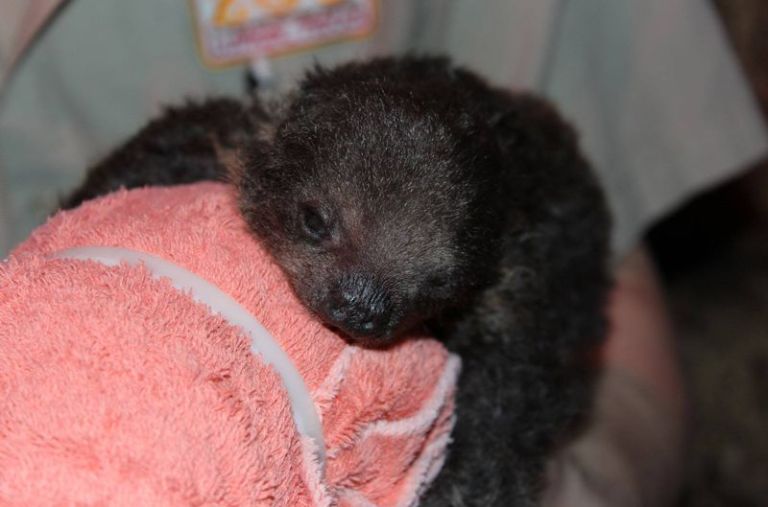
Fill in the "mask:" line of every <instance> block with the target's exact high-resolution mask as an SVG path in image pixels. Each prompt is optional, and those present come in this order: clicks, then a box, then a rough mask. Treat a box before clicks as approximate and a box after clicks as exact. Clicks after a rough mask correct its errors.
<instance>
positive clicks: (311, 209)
mask: <svg viewBox="0 0 768 507" xmlns="http://www.w3.org/2000/svg"><path fill="white" fill-rule="evenodd" d="M300 213H301V225H302V228H303V229H304V232H305V233H306V235H307V236H308V237H309V238H310V239H311V240H313V241H324V240H326V239H328V238H329V237H330V235H331V229H330V225H329V223H328V221H327V220H326V219H325V218H324V217H323V214H322V213H321V212H320V210H319V209H317V208H316V207H315V206H312V205H311V204H303V205H302V206H301V211H300Z"/></svg>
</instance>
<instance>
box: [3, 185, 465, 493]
mask: <svg viewBox="0 0 768 507" xmlns="http://www.w3.org/2000/svg"><path fill="white" fill-rule="evenodd" d="M82 246H98V247H121V248H124V249H130V250H133V251H136V252H143V253H144V254H149V255H151V256H153V257H156V258H159V259H162V260H164V261H166V262H169V263H173V264H175V265H176V266H178V267H180V268H183V269H185V270H188V271H190V272H192V273H194V274H196V275H197V276H198V277H200V278H201V279H204V280H206V281H207V282H209V283H211V284H213V285H215V286H216V287H217V288H218V289H219V290H221V291H223V292H224V293H226V294H228V295H229V296H231V298H233V299H234V300H235V301H236V302H237V303H238V304H239V305H240V306H242V307H243V308H245V309H246V310H247V311H248V313H250V315H252V316H253V317H255V318H256V319H258V321H260V322H261V324H262V325H263V326H264V327H265V328H266V329H267V330H268V331H269V333H270V334H271V335H272V337H273V338H274V340H275V341H276V342H277V343H278V344H279V346H280V348H282V350H283V351H284V352H285V353H286V354H287V356H288V357H290V359H291V361H292V367H294V368H295V369H296V370H298V372H299V373H300V376H301V378H303V385H305V386H306V388H307V391H308V396H307V400H310V403H309V405H308V406H310V407H311V411H312V413H314V414H315V416H316V418H317V419H316V420H317V421H318V422H319V425H320V427H321V428H322V438H320V439H313V438H311V437H309V436H307V435H306V434H304V433H302V432H300V430H299V429H298V428H297V423H296V421H295V420H294V412H293V405H292V401H291V399H289V396H288V395H287V392H286V388H285V384H284V382H285V381H284V379H283V378H282V377H281V376H280V374H279V373H278V371H277V369H276V367H273V366H270V365H269V364H267V363H266V362H265V357H266V353H265V354H264V355H263V356H262V355H261V354H254V353H252V352H251V345H252V344H251V339H250V338H249V336H248V335H247V334H246V333H245V332H244V331H243V329H242V328H241V327H239V326H238V325H235V324H233V323H232V322H231V321H228V320H226V319H225V318H223V317H222V316H219V315H217V314H216V313H215V312H214V311H213V310H212V309H211V308H210V307H209V306H208V305H206V304H204V303H200V302H197V301H196V300H195V299H194V294H193V293H191V292H189V291H188V290H180V289H178V288H175V287H174V286H173V285H172V283H171V281H169V280H168V279H167V278H162V277H161V278H158V277H157V276H156V275H155V274H153V272H152V270H151V269H150V267H149V265H130V264H126V263H123V264H120V265H117V266H111V267H110V266H106V265H104V264H102V263H100V262H95V261H85V260H76V259H61V258H56V257H54V256H52V255H53V254H54V253H56V252H61V251H62V250H66V249H69V248H72V247H82ZM458 365H459V362H458V359H457V358H456V357H454V356H452V355H450V354H448V353H447V352H446V351H445V349H444V348H443V347H442V346H441V345H440V344H439V343H437V342H436V341H434V340H431V339H427V338H424V337H414V339H410V340H407V341H405V342H403V343H402V344H400V345H398V346H396V347H394V348H392V349H389V350H386V351H376V350H364V349H361V348H358V347H354V346H350V345H347V344H346V343H345V342H344V341H343V340H342V339H341V338H340V337H338V336H337V335H335V334H334V333H333V332H331V331H329V330H328V329H327V328H325V327H324V326H322V325H321V324H320V323H318V322H317V321H316V320H315V319H314V318H313V317H312V316H311V315H309V314H308V312H307V311H306V310H305V309H304V308H303V306H302V305H301V304H300V303H299V302H298V301H297V300H296V298H295V297H294V296H293V294H292V293H291V291H290V289H289V287H288V285H287V282H286V280H285V279H284V277H283V275H282V273H281V272H280V270H279V268H278V267H277V266H276V265H274V264H273V263H272V261H271V260H270V258H269V257H268V255H267V254H266V253H265V251H264V250H263V249H262V248H261V247H260V245H259V244H258V242H257V241H255V240H254V239H253V238H252V236H251V235H250V234H249V233H248V231H247V230H246V227H245V225H244V223H243V222H242V221H241V220H240V218H239V215H238V213H237V210H236V206H235V204H234V198H233V196H232V194H231V190H230V188H229V187H227V186H224V185H220V184H213V183H204V184H195V185H189V186H184V187H174V188H170V189H161V188H148V189H142V190H135V191H130V192H118V193H116V194H112V195H110V196H107V197H106V198H103V199H100V200H97V201H93V202H90V203H86V204H85V205H83V206H82V207H80V208H78V209H76V210H74V211H71V212H66V213H60V214H58V215H56V216H55V217H53V218H52V219H51V220H49V222H48V223H47V224H45V225H44V226H42V227H40V228H39V229H38V230H37V231H36V232H35V233H33V235H32V236H31V237H30V238H29V239H28V240H27V241H26V242H25V243H23V244H22V245H21V246H19V247H18V248H17V249H16V250H15V251H14V252H13V253H12V254H11V256H10V257H9V259H8V260H7V261H4V262H1V263H0V505H3V506H5V505H18V506H21V505H23V506H52V505H110V506H138V505H151V506H171V505H174V506H175V505H201V506H202V505H231V506H246V505H270V506H272V505H274V506H289V507H298V506H309V505H312V506H328V505H341V506H352V505H365V506H370V505H414V504H415V503H417V501H418V500H417V499H418V494H419V492H420V491H422V490H423V489H424V488H425V487H426V486H427V485H428V484H429V481H430V480H431V479H432V478H433V477H434V476H435V475H436V473H437V471H438V470H439V468H440V466H441V464H442V460H443V457H444V453H445V449H446V445H447V443H448V440H449V433H450V429H451V426H452V422H453V414H452V410H453V391H454V388H455V382H456V377H457V374H458V368H459V366H458Z"/></svg>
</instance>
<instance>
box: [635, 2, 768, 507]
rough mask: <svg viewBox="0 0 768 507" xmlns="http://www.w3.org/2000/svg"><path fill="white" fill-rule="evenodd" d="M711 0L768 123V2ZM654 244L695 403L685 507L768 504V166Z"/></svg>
mask: <svg viewBox="0 0 768 507" xmlns="http://www.w3.org/2000/svg"><path fill="white" fill-rule="evenodd" d="M712 1H713V3H714V4H715V6H716V7H717V9H718V11H719V12H720V14H721V18H722V21H723V24H724V26H725V27H726V30H727V32H728V35H729V37H730V39H731V43H732V47H733V49H734V51H735V53H736V54H737V57H738V58H739V60H740V61H741V63H742V65H743V67H744V69H745V71H746V73H747V76H748V78H749V80H750V82H751V84H752V86H753V89H754V90H755V92H756V94H757V96H758V99H759V101H760V105H761V108H762V111H763V113H764V115H765V116H766V117H767V118H768V1H766V0H712ZM648 240H649V242H650V245H651V248H652V250H653V253H654V256H655V257H656V261H657V263H658V265H659V268H660V270H661V273H662V275H663V280H664V283H665V285H666V287H667V291H668V297H669V304H670V309H671V311H672V316H673V319H674V321H675V325H676V331H677V336H678V342H677V343H678V346H679V348H678V350H679V353H680V356H681V359H682V363H683V367H684V375H685V378H686V381H687V384H688V389H689V397H690V400H691V425H690V427H691V432H690V435H689V448H688V454H687V466H686V471H685V483H684V486H683V493H682V495H681V499H680V502H679V506H680V507H683V506H728V507H741V506H768V160H763V161H760V162H758V163H757V164H756V165H755V166H754V167H752V168H749V170H747V171H746V172H745V173H744V174H743V175H742V176H740V177H738V178H736V179H735V180H733V181H730V182H728V183H727V184H725V185H722V186H720V187H718V188H717V189H716V190H713V191H710V192H707V193H705V194H704V195H702V196H700V197H698V198H696V199H694V200H693V201H692V202H689V203H687V204H686V205H684V206H683V207H681V208H680V209H679V210H678V211H677V212H676V213H674V214H673V215H672V216H671V217H670V218H669V219H667V220H665V221H663V222H661V223H660V224H659V225H657V226H656V227H654V228H653V229H652V230H651V231H650V233H649V234H648Z"/></svg>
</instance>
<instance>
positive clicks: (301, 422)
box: [51, 246, 325, 474]
mask: <svg viewBox="0 0 768 507" xmlns="http://www.w3.org/2000/svg"><path fill="white" fill-rule="evenodd" d="M51 257H54V258H57V259H74V260H84V261H95V262H98V263H100V264H103V265H105V266H118V265H120V264H129V265H143V266H144V267H145V268H146V269H147V270H148V271H149V272H150V273H151V274H152V275H153V277H154V278H166V279H168V280H169V281H170V283H171V285H172V286H173V287H175V288H176V289H178V290H180V291H184V292H186V293H188V294H189V295H190V297H191V298H192V299H194V300H195V301H197V302H198V303H201V304H204V305H205V306H207V307H208V308H209V309H210V311H211V312H212V313H214V314H216V315H219V316H221V317H222V318H224V319H225V320H227V321H228V322H229V323H230V324H232V325H233V326H236V327H239V328H240V329H242V330H243V331H244V332H245V334H246V335H247V336H249V337H250V338H251V350H252V351H253V352H254V353H255V354H258V355H260V356H261V357H262V358H263V360H264V362H265V363H267V364H269V365H271V366H272V367H273V368H274V369H275V371H277V373H278V374H279V375H280V377H281V379H282V381H283V385H284V386H285V390H286V392H287V393H288V398H289V400H290V403H291V412H292V413H293V419H294V422H295V423H296V429H297V430H298V432H299V433H300V434H302V435H304V436H307V437H309V438H311V439H312V440H313V441H314V442H315V445H316V449H317V452H316V453H315V454H316V458H317V461H318V463H319V464H320V473H321V474H322V473H323V470H324V469H325V440H324V437H323V428H322V425H321V423H320V418H319V416H318V413H317V408H316V407H315V404H314V403H313V401H312V395H311V394H310V392H309V389H308V388H307V384H306V383H305V382H304V379H303V378H302V376H301V373H299V370H298V369H297V368H296V366H295V365H294V364H293V361H291V358H290V357H289V356H288V354H286V353H285V351H284V350H283V349H282V348H281V347H280V344H279V343H278V342H277V341H276V340H275V339H274V338H273V337H272V335H270V334H269V332H268V331H267V330H266V329H264V326H262V325H261V323H260V322H259V321H258V319H256V318H255V317H254V316H253V315H251V314H250V313H249V312H248V310H246V309H245V308H243V307H242V306H241V305H240V304H239V303H238V302H237V301H235V300H234V299H233V298H232V297H231V296H229V295H228V294H227V293H225V292H224V291H222V290H221V289H219V288H218V287H216V286H215V285H213V284H212V283H210V282H208V281H207V280H205V279H203V278H201V277H199V276H198V275H196V274H194V273H192V272H191V271H188V270H186V269H184V268H182V267H181V266H179V265H177V264H174V263H173V262H170V261H167V260H165V259H162V258H160V257H156V256H154V255H150V254H147V253H144V252H139V251H136V250H131V249H128V248H117V247H100V246H89V247H79V248H68V249H65V250H60V251H58V252H55V253H53V254H51Z"/></svg>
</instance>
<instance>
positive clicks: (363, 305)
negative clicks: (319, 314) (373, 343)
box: [327, 274, 392, 338]
mask: <svg viewBox="0 0 768 507" xmlns="http://www.w3.org/2000/svg"><path fill="white" fill-rule="evenodd" d="M391 315H392V304H391V300H390V298H389V296H388V295H387V292H386V290H385V289H384V287H383V285H382V284H381V283H380V282H378V281H377V280H375V279H374V278H373V277H372V276H369V275H365V274H352V275H347V276H344V277H342V278H341V279H340V280H339V283H338V284H337V285H336V286H335V287H333V288H331V290H330V292H329V295H328V304H327V318H328V320H329V321H330V323H331V324H333V325H334V326H336V327H338V328H339V329H341V331H343V332H344V333H346V334H347V335H349V337H350V338H377V337H382V336H385V335H386V334H387V332H388V330H389V324H390V317H391Z"/></svg>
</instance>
